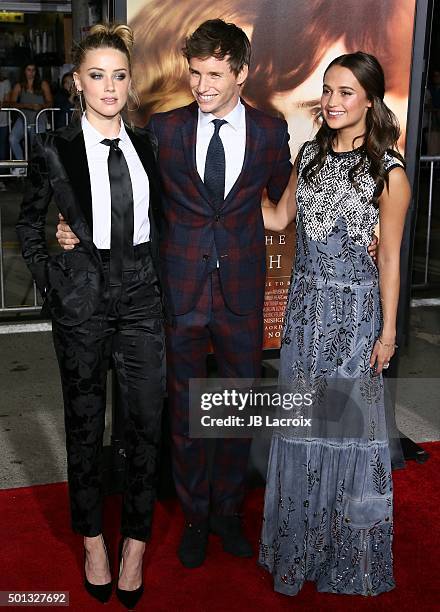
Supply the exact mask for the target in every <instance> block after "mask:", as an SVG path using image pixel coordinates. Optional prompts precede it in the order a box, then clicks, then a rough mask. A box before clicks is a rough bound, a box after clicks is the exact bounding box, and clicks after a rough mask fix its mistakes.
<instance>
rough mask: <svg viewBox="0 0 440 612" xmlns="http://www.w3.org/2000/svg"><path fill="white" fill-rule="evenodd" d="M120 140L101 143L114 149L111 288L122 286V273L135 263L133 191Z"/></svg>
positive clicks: (110, 156) (110, 159) (110, 172)
mask: <svg viewBox="0 0 440 612" xmlns="http://www.w3.org/2000/svg"><path fill="white" fill-rule="evenodd" d="M119 141H120V138H114V139H110V138H105V139H104V140H101V143H102V144H104V145H107V146H108V147H110V151H109V154H108V160H107V164H108V177H109V180H110V193H111V204H112V215H111V239H110V285H111V286H113V287H120V286H121V284H122V270H123V269H124V267H125V268H128V267H129V266H130V263H131V262H132V261H133V225H134V220H133V190H132V186H131V179H130V172H129V170H128V166H127V162H126V160H125V157H124V154H123V152H122V151H121V149H120V148H119Z"/></svg>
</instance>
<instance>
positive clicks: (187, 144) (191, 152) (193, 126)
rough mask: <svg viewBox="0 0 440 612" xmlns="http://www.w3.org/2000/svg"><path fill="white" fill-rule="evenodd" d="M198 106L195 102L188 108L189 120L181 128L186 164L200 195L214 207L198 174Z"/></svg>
mask: <svg viewBox="0 0 440 612" xmlns="http://www.w3.org/2000/svg"><path fill="white" fill-rule="evenodd" d="M197 109H198V106H197V103H196V102H193V104H191V105H190V106H188V109H187V111H188V119H187V121H185V123H184V124H183V125H182V127H181V132H182V140H183V151H184V154H185V159H186V163H187V166H188V169H189V173H190V177H191V179H192V181H193V183H194V185H195V186H196V187H197V189H198V190H199V192H200V194H201V195H202V196H203V198H205V200H207V201H208V202H209V203H210V204H211V206H212V207H213V208H214V205H213V204H212V203H211V201H210V199H209V194H208V191H207V189H206V187H205V184H204V183H203V181H202V179H201V178H200V176H199V173H198V172H197V164H196V144H197V122H198V110H197Z"/></svg>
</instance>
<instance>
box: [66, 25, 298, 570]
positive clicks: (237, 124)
mask: <svg viewBox="0 0 440 612" xmlns="http://www.w3.org/2000/svg"><path fill="white" fill-rule="evenodd" d="M184 55H185V56H186V58H187V60H188V64H189V72H190V77H189V78H190V87H191V90H192V93H193V95H194V98H195V102H194V103H193V104H191V105H189V106H186V107H183V108H178V109H176V110H172V111H169V112H166V113H159V114H156V115H153V117H152V118H151V120H150V123H149V126H148V127H149V128H150V130H151V131H152V132H153V133H154V135H155V136H156V138H157V141H158V145H159V154H158V155H159V156H158V162H159V169H160V174H161V178H162V187H163V217H164V227H163V232H162V234H163V236H162V239H161V276H162V281H163V285H164V291H165V297H166V302H167V307H168V313H169V315H170V323H169V325H168V328H167V369H168V372H167V379H168V405H169V410H170V417H171V434H172V448H173V452H172V455H173V457H172V459H173V472H174V478H175V483H176V489H177V494H178V496H179V499H180V502H181V504H182V507H183V511H184V514H185V519H186V525H185V530H184V533H183V537H182V540H181V542H180V546H179V551H178V555H179V558H180V560H181V562H182V563H183V565H185V566H186V567H198V566H199V565H201V564H202V563H203V561H204V559H205V556H206V548H207V543H208V533H209V531H211V532H213V533H216V534H217V535H219V536H220V537H221V539H222V542H223V548H224V549H225V550H226V551H228V552H230V553H231V554H234V555H236V556H239V557H249V556H251V555H252V547H251V545H250V543H249V541H248V540H247V538H246V537H245V535H244V533H243V530H242V525H241V519H240V514H239V513H240V510H241V506H242V502H243V498H244V481H245V474H246V468H247V463H248V456H249V448H250V440H248V439H219V440H217V441H216V448H215V453H214V457H213V465H212V473H211V476H210V477H209V476H208V466H207V456H206V450H205V444H204V442H205V441H204V440H202V439H197V438H190V437H189V405H188V404H189V398H188V384H189V380H190V379H191V378H204V377H205V376H206V358H207V354H208V351H209V349H210V346H212V347H213V349H214V353H215V357H216V360H217V365H218V373H219V376H220V377H221V378H254V377H259V376H260V372H261V360H262V339H263V338H262V337H263V301H264V288H265V274H266V250H265V238H264V227H263V218H262V214H261V199H262V195H263V192H264V191H265V190H266V191H267V195H268V197H269V199H270V200H272V201H274V202H276V201H278V200H279V198H280V197H281V195H282V193H283V191H284V189H285V187H286V185H287V183H288V180H289V177H290V173H291V168H292V167H291V164H290V151H289V145H288V140H289V135H288V132H287V123H286V122H285V121H284V120H281V119H277V118H273V117H270V116H268V115H266V114H264V113H262V112H260V111H258V110H256V109H254V108H252V107H251V106H249V105H248V104H246V103H245V102H244V101H242V100H241V99H240V90H241V87H242V85H243V83H244V81H245V80H246V77H247V74H248V66H249V61H250V43H249V40H248V38H247V36H246V34H245V33H244V32H243V31H242V30H241V29H240V28H238V27H237V26H235V25H233V24H227V23H225V22H224V21H222V20H220V19H215V20H209V21H207V22H205V23H203V24H202V25H200V26H199V28H197V30H196V31H195V32H194V33H193V34H192V35H191V36H189V37H188V38H187V40H186V43H185V48H184ZM218 120H221V121H220V122H219V121H218ZM219 139H220V140H219ZM220 141H221V142H220ZM219 177H220V180H219ZM219 182H220V184H221V185H220V187H221V191H222V193H221V196H220V197H219V195H218V190H219ZM58 229H59V230H60V229H66V227H65V226H64V227H63V226H59V228H58ZM57 236H58V238H59V241H60V244H62V245H67V244H72V242H71V241H69V239H67V240H66V239H65V238H66V237H67V238H72V235H71V234H65V233H63V232H60V231H59V232H58V234H57Z"/></svg>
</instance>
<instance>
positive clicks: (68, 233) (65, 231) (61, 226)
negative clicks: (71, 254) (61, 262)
mask: <svg viewBox="0 0 440 612" xmlns="http://www.w3.org/2000/svg"><path fill="white" fill-rule="evenodd" d="M58 219H59V223H58V225H57V233H56V234H55V236H56V239H57V240H58V244H59V245H60V247H62V248H63V249H64V250H65V251H71V250H72V249H74V248H75V244H79V240H78V238H77V237H76V236H75V234H74V233H73V232H72V230H71V229H70V225H68V224H67V222H66V220H65V218H64V217H63V215H62V214H58Z"/></svg>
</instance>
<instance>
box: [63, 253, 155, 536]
mask: <svg viewBox="0 0 440 612" xmlns="http://www.w3.org/2000/svg"><path fill="white" fill-rule="evenodd" d="M135 252H137V253H138V256H137V257H135V260H134V262H133V265H132V267H131V269H127V270H124V271H123V279H122V285H121V287H119V288H116V289H115V288H114V287H112V288H110V287H109V286H108V280H109V265H110V264H109V257H108V256H106V255H108V254H107V253H106V252H104V253H102V259H103V265H104V276H105V279H106V289H105V291H104V292H103V296H102V301H101V303H100V305H99V308H98V310H97V311H96V312H95V313H94V314H93V316H92V317H91V318H90V319H89V320H87V321H86V322H84V323H82V324H80V325H76V326H74V327H68V326H64V325H60V324H59V323H57V322H56V321H54V322H53V340H54V345H55V350H56V354H57V358H58V363H59V367H60V373H61V382H62V388H63V396H64V412H65V428H66V448H67V464H68V482H69V496H70V506H71V516H72V527H73V529H74V531H76V532H79V533H81V534H82V535H84V536H90V537H91V536H96V535H98V534H100V533H101V531H102V497H103V496H102V466H101V461H102V447H103V433H104V428H105V406H106V381H107V371H108V369H109V367H110V365H111V364H113V366H114V368H115V371H116V374H117V378H118V384H119V389H120V397H121V400H122V404H123V406H122V408H123V413H124V415H125V417H124V436H125V451H126V475H125V487H124V495H123V510H122V525H121V533H122V535H123V536H125V537H131V538H135V539H138V540H147V539H148V538H149V535H150V530H151V520H152V514H153V506H154V500H155V489H156V472H157V470H156V464H157V455H158V447H159V442H160V428H161V411H162V405H163V396H164V389H165V366H164V363H165V343H164V332H163V316H162V306H161V299H160V290H159V285H158V281H157V276H156V274H155V271H154V267H153V264H152V260H151V255H150V254H149V252H148V250H147V252H145V249H142V250H139V249H138V250H137V251H135ZM139 253H141V256H140V255H139Z"/></svg>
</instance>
